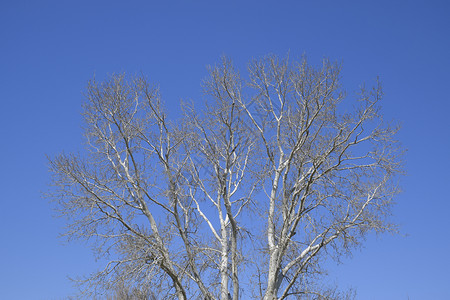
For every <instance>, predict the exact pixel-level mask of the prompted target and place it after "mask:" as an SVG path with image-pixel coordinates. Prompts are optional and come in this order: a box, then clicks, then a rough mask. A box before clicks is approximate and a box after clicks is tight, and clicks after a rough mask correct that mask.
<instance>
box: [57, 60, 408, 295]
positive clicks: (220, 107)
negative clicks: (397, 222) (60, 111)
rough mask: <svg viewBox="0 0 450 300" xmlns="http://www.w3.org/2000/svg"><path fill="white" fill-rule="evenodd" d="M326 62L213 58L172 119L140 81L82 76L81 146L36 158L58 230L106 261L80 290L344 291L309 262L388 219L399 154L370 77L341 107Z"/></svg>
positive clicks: (319, 262) (344, 248)
mask: <svg viewBox="0 0 450 300" xmlns="http://www.w3.org/2000/svg"><path fill="white" fill-rule="evenodd" d="M339 74H340V66H339V65H337V64H332V63H330V62H328V61H326V60H325V61H324V62H323V64H322V66H321V68H314V67H311V66H310V65H308V64H307V62H306V60H305V59H302V60H300V61H299V62H297V63H291V62H290V60H289V59H278V58H277V57H274V56H269V57H265V58H263V59H260V60H255V61H252V62H251V63H250V64H249V68H248V79H242V78H241V76H240V74H239V73H238V72H237V71H236V70H235V69H234V67H233V65H232V64H231V62H230V61H228V60H227V59H224V60H223V61H222V62H221V64H220V65H218V66H215V67H212V68H210V76H209V78H208V79H207V80H205V82H204V85H203V86H204V90H205V95H206V96H207V98H208V102H207V104H206V109H204V110H200V111H199V110H198V109H196V108H195V107H194V105H192V104H186V103H185V104H183V105H182V108H183V111H184V115H185V116H184V118H182V119H181V120H178V122H175V123H173V122H170V121H169V120H168V117H167V114H166V113H165V111H164V109H163V105H162V102H161V100H160V97H159V93H158V90H157V89H156V88H152V87H150V85H149V84H148V83H147V81H146V80H145V79H144V78H143V77H137V78H133V79H131V80H126V78H125V77H124V76H123V75H115V76H112V77H111V78H110V79H109V80H108V81H105V82H103V83H98V82H96V81H95V80H93V81H91V82H89V84H88V87H87V93H86V98H87V101H86V104H85V106H84V116H85V123H86V124H85V136H86V140H87V145H88V147H87V152H86V153H84V154H79V155H66V154H61V155H59V156H57V157H55V158H53V159H51V160H50V166H51V171H52V173H53V181H52V182H53V184H54V189H52V193H51V194H50V197H51V198H52V199H53V200H54V201H55V202H56V203H57V207H58V209H59V212H60V214H61V215H63V216H66V217H67V218H68V219H69V220H70V221H69V225H68V228H67V232H66V234H67V235H68V236H69V237H72V238H82V239H87V240H89V241H90V242H91V243H92V245H93V246H94V249H95V250H96V253H97V254H98V255H99V256H101V257H104V258H106V259H107V260H108V263H107V264H106V266H105V268H104V269H103V270H100V271H99V272H98V273H95V274H92V275H91V276H88V277H86V278H84V279H83V280H81V282H82V283H83V285H82V286H83V287H85V289H84V294H83V295H92V294H99V293H102V292H103V291H108V290H113V289H114V287H116V286H117V285H118V284H119V283H123V282H126V283H129V284H131V285H132V286H133V285H136V284H137V285H140V286H148V287H151V290H153V291H157V293H158V295H159V298H161V299H172V298H178V299H221V300H225V299H226V300H228V299H234V300H237V299H241V298H243V297H245V298H250V297H253V298H264V299H267V300H269V299H270V300H272V299H285V298H290V297H293V298H296V299H297V298H299V299H334V298H348V297H347V296H344V294H340V293H339V292H337V291H336V290H332V289H331V290H329V289H326V288H325V287H323V286H321V284H320V280H319V279H320V277H321V276H322V273H323V271H324V268H325V267H326V266H325V265H324V264H323V262H324V261H325V260H327V259H328V257H332V258H336V259H339V257H341V256H342V255H344V254H349V253H351V250H352V249H353V248H354V246H357V245H358V244H359V243H360V241H361V240H362V238H363V237H364V236H365V234H366V233H368V232H371V231H376V232H384V231H395V229H396V228H395V226H394V225H392V224H390V223H389V221H388V218H387V217H388V216H389V213H390V207H391V205H392V201H393V198H394V196H395V195H396V194H397V193H398V187H397V177H398V175H399V174H401V167H402V165H401V154H402V150H401V148H400V147H399V146H398V143H397V141H396V140H395V137H394V136H395V133H396V132H397V128H392V127H390V126H388V124H386V123H385V122H384V121H383V119H382V115H381V114H380V110H379V100H380V98H381V87H380V85H379V84H377V86H376V87H375V88H373V89H371V90H369V91H367V90H365V89H364V88H362V89H361V91H360V93H359V94H358V95H357V99H356V100H357V101H354V102H350V104H347V103H346V102H345V101H344V100H345V99H346V95H345V93H344V91H343V89H342V87H341V86H340V82H339V76H340V75H339ZM352 104H353V105H354V106H353V107H352V106H351V105H352Z"/></svg>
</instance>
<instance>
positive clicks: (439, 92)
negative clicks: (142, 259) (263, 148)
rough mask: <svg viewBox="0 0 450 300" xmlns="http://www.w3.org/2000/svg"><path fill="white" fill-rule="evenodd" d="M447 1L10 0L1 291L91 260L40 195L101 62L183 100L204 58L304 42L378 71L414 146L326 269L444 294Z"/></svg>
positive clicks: (241, 60)
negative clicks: (385, 202)
mask: <svg viewBox="0 0 450 300" xmlns="http://www.w3.org/2000/svg"><path fill="white" fill-rule="evenodd" d="M449 16H450V3H449V2H448V1H384V0H383V1H344V0H342V1H323V0H318V1H304V0H298V1H239V2H238V1H126V2H125V1H71V2H69V1H1V2H0V38H1V40H0V93H1V94H0V134H1V135H0V136H1V138H0V145H1V147H0V158H1V166H2V172H0V187H1V193H0V201H1V202H0V205H1V209H0V220H1V226H0V237H1V238H0V282H1V284H0V299H61V298H62V297H64V296H66V295H69V294H72V293H73V292H74V289H73V287H72V285H71V283H70V282H69V281H68V280H67V279H66V276H67V275H71V276H76V275H80V274H85V273H89V272H91V271H93V270H95V269H96V268H97V267H98V266H97V265H96V264H95V261H94V259H93V257H92V255H91V252H90V250H89V248H88V246H87V245H85V244H83V243H80V242H75V243H70V244H67V243H65V242H64V240H61V239H58V238H57V236H58V233H60V232H61V231H62V228H63V226H64V221H63V220H61V219H56V218H52V214H53V212H52V210H51V206H50V205H49V203H47V201H46V200H44V199H42V198H41V192H43V191H45V190H47V184H48V183H49V181H50V179H49V174H48V172H47V166H46V158H45V155H46V154H48V155H50V156H52V155H54V154H56V153H59V152H61V151H62V150H65V151H67V152H76V151H78V150H81V149H82V143H83V139H82V136H81V133H82V131H81V126H82V119H81V116H80V112H81V103H82V101H83V96H82V92H83V90H84V88H85V86H86V83H87V81H88V80H89V79H90V78H92V77H93V75H94V74H96V77H97V78H99V79H102V78H104V77H105V76H106V75H107V74H110V73H113V72H128V73H136V72H143V73H144V74H145V75H147V76H148V77H149V78H150V80H151V81H152V82H155V83H158V84H159V85H160V87H161V93H162V96H163V98H164V100H165V102H166V104H167V106H168V107H170V108H171V109H173V112H174V113H175V114H176V113H177V109H178V103H179V101H180V99H181V98H183V99H193V100H195V101H201V93H200V92H201V87H200V83H201V80H202V79H203V78H205V76H206V65H208V64H214V63H215V62H217V61H218V60H219V58H220V56H221V55H223V54H225V55H227V56H229V57H230V58H232V59H233V60H234V62H235V63H236V65H237V66H238V67H244V66H245V63H246V62H247V61H248V60H249V59H251V58H254V57H260V56H262V55H264V54H268V53H275V54H278V55H285V54H286V53H287V52H288V51H289V52H290V55H291V57H298V56H301V55H302V54H306V55H307V57H308V59H309V61H310V62H311V63H313V64H315V63H320V61H321V59H322V58H323V57H329V58H330V59H332V60H338V61H341V62H342V63H343V66H344V69H343V73H342V74H343V83H344V85H345V87H346V88H347V90H348V91H349V92H350V93H349V94H351V92H353V91H355V90H356V89H357V88H358V86H359V84H361V83H363V82H367V83H368V84H370V83H372V82H373V81H374V79H375V78H376V76H380V77H381V80H382V82H383V87H384V92H385V97H384V101H383V103H382V104H383V112H384V114H385V116H386V118H387V119H388V120H397V121H398V122H400V123H401V124H402V130H401V132H400V134H399V139H400V140H401V141H402V143H403V145H404V146H405V147H406V148H407V149H408V152H407V154H406V157H405V158H406V169H407V171H408V175H407V176H406V177H405V178H404V179H403V181H402V187H403V189H404V193H403V194H401V195H400V196H399V197H398V198H397V203H398V204H397V206H396V207H395V208H394V211H393V212H394V214H393V217H392V220H393V221H395V222H397V223H399V224H400V225H401V231H402V233H403V235H397V236H390V235H388V236H382V237H378V238H377V237H374V236H370V237H368V239H367V241H366V244H365V245H366V247H365V248H363V249H362V250H361V251H359V250H358V251H356V252H355V255H354V256H353V258H351V259H350V258H346V259H344V260H343V264H341V265H339V266H337V267H335V268H332V270H331V272H330V282H332V283H337V284H339V285H341V286H343V287H344V288H345V287H350V286H352V287H354V288H356V289H357V291H358V295H359V297H358V299H408V297H409V299H450V285H449V283H450V275H449V274H448V270H449V269H450V258H449V256H448V254H449V253H450V233H449V229H450V217H449V211H450V197H449V196H448V192H447V187H448V186H449V184H450V175H449V169H450V158H449V157H450V150H449V149H450V117H449V111H450V99H449V92H448V86H449V82H450V75H449V74H450V73H449V70H450V55H449V53H450V18H449Z"/></svg>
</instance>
